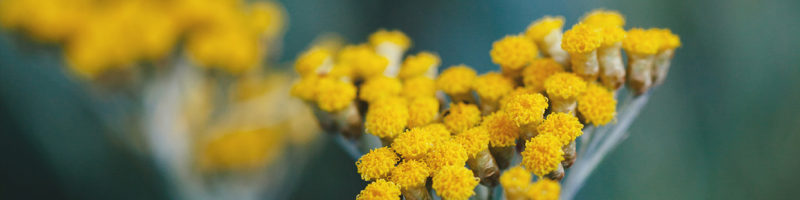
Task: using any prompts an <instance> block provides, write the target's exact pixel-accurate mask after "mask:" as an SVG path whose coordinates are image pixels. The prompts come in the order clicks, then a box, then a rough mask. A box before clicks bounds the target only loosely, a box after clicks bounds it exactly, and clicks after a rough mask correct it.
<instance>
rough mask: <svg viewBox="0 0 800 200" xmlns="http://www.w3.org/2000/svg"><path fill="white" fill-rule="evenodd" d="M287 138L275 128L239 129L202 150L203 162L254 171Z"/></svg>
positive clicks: (274, 156)
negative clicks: (282, 136) (274, 130)
mask: <svg viewBox="0 0 800 200" xmlns="http://www.w3.org/2000/svg"><path fill="white" fill-rule="evenodd" d="M283 142H284V140H282V138H281V134H279V133H276V132H273V129H268V128H261V129H237V130H233V131H231V132H227V133H224V134H221V135H220V136H219V137H215V138H213V139H212V140H210V141H209V142H208V143H207V145H206V146H205V148H204V149H203V152H202V161H203V164H206V165H208V166H209V167H212V168H216V169H223V170H251V169H257V168H258V167H260V166H264V165H265V164H268V163H271V162H272V161H273V160H274V159H275V158H277V156H278V155H280V153H276V152H275V151H280V150H282V149H283V148H282V146H283Z"/></svg>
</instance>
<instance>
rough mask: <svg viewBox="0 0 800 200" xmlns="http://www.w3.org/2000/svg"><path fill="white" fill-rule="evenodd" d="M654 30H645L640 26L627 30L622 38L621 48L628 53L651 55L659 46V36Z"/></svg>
mask: <svg viewBox="0 0 800 200" xmlns="http://www.w3.org/2000/svg"><path fill="white" fill-rule="evenodd" d="M653 33H654V32H651V31H646V30H644V29H641V28H634V29H631V30H629V31H628V34H627V36H625V40H622V48H623V49H625V51H627V52H628V53H633V54H642V55H653V54H656V52H658V48H659V47H661V46H660V45H661V44H660V41H661V40H659V38H658V37H657V36H656V35H655V34H653Z"/></svg>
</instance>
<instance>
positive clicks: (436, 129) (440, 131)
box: [422, 123, 450, 142]
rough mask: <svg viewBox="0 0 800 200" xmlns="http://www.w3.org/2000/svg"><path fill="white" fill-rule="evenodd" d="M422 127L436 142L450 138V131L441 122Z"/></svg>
mask: <svg viewBox="0 0 800 200" xmlns="http://www.w3.org/2000/svg"><path fill="white" fill-rule="evenodd" d="M422 129H425V130H427V132H428V134H430V135H431V136H433V137H434V139H435V140H436V142H444V141H448V140H450V131H448V130H447V127H445V126H444V124H442V123H433V124H428V125H427V126H424V127H422Z"/></svg>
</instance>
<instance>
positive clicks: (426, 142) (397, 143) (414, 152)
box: [392, 128, 435, 159]
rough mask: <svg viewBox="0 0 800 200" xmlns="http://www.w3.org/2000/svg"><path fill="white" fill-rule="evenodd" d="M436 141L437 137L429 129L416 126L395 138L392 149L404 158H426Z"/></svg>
mask: <svg viewBox="0 0 800 200" xmlns="http://www.w3.org/2000/svg"><path fill="white" fill-rule="evenodd" d="M434 142H435V138H434V137H433V136H432V135H430V134H429V133H428V131H427V130H425V129H420V128H414V129H411V130H409V131H406V132H405V133H402V134H400V136H398V137H397V138H395V139H394V142H392V149H394V150H395V151H396V152H397V153H398V154H400V155H402V156H403V158H404V159H424V158H425V155H426V154H428V150H430V149H431V147H433V144H434Z"/></svg>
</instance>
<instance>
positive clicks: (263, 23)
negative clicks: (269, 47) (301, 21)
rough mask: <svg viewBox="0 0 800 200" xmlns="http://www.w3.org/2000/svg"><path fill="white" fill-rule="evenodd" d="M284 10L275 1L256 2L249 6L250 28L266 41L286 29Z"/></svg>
mask: <svg viewBox="0 0 800 200" xmlns="http://www.w3.org/2000/svg"><path fill="white" fill-rule="evenodd" d="M286 21H287V20H286V10H285V9H284V8H283V6H282V5H280V3H278V2H277V1H256V2H253V4H251V5H250V27H252V28H253V30H255V31H256V33H261V35H263V36H264V37H265V38H267V39H274V38H275V37H277V36H279V35H281V34H283V33H282V31H284V30H285V29H286V27H285V26H286Z"/></svg>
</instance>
